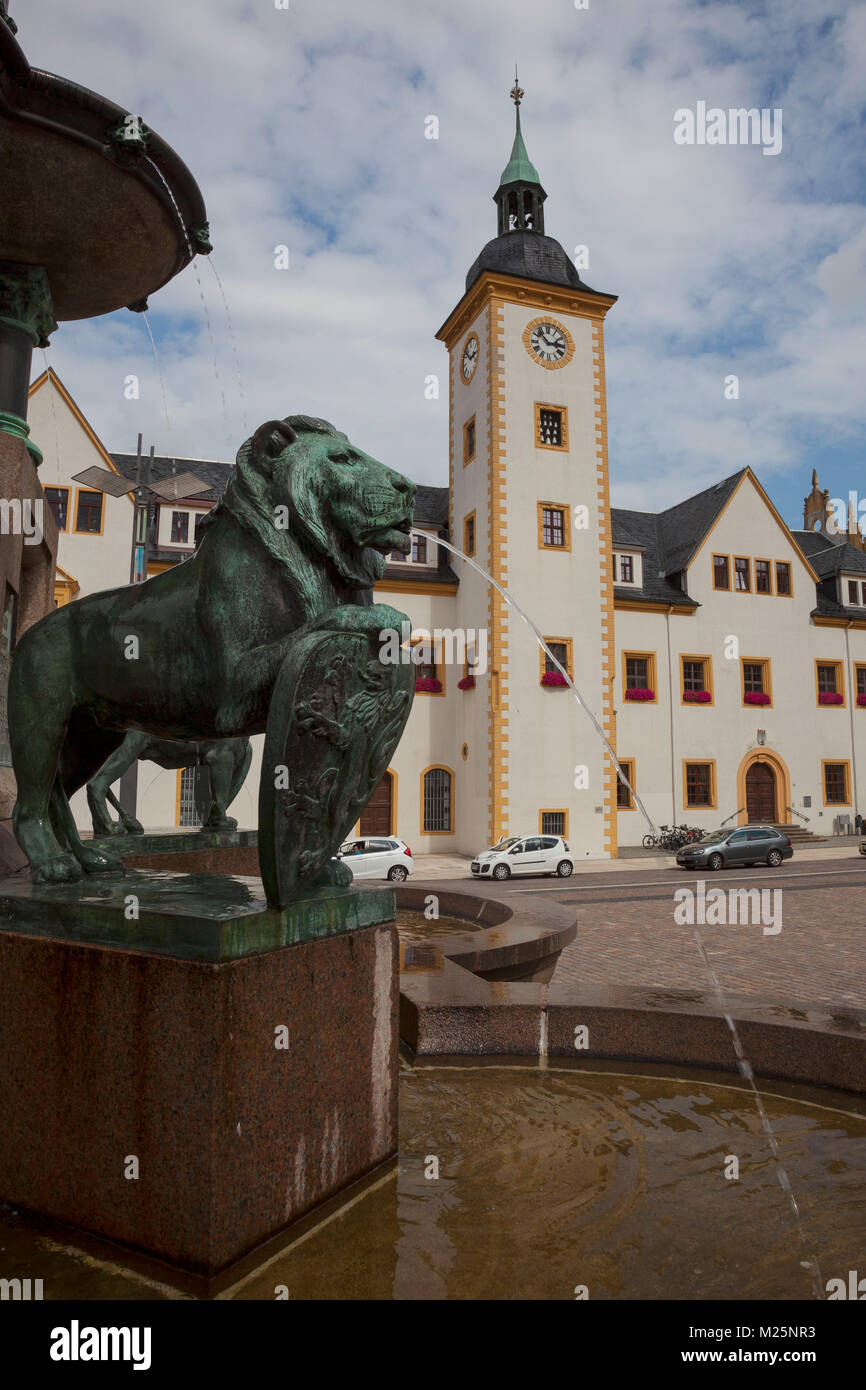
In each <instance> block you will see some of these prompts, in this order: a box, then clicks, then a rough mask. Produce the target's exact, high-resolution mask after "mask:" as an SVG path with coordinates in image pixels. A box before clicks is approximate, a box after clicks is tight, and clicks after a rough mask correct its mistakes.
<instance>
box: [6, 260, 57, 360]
mask: <svg viewBox="0 0 866 1390" xmlns="http://www.w3.org/2000/svg"><path fill="white" fill-rule="evenodd" d="M0 323H5V324H7V325H8V327H10V328H17V329H18V330H19V331H20V332H21V333H26V334H27V336H28V338H29V339H30V341H31V343H32V344H33V346H34V347H40V348H46V347H48V337H49V334H51V333H53V332H54V331H55V330H56V328H57V321H56V319H55V317H54V310H53V306H52V303H51V290H50V288H49V285H48V276H47V275H46V274H45V271H44V269H43V268H42V266H41V265H21V264H19V263H18V262H17V261H0Z"/></svg>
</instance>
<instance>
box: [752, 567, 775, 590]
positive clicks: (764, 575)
mask: <svg viewBox="0 0 866 1390" xmlns="http://www.w3.org/2000/svg"><path fill="white" fill-rule="evenodd" d="M772 592H773V583H772V580H771V578H770V562H769V560H756V561H755V593H756V594H771V593H772Z"/></svg>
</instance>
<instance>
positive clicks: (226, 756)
mask: <svg viewBox="0 0 866 1390" xmlns="http://www.w3.org/2000/svg"><path fill="white" fill-rule="evenodd" d="M139 758H141V759H143V760H144V761H146V762H150V763H156V764H157V766H158V767H166V768H169V767H171V768H181V767H206V768H207V769H208V772H209V773H210V808H209V810H208V814H207V816H206V817H205V819H204V820H203V822H202V828H203V829H204V830H236V829H237V824H238V823H237V821H236V820H235V819H234V817H233V816H228V815H226V809H227V807H229V806H231V804H232V802H233V801H234V799H235V797H236V796H237V794H238V792H239V791H240V789H241V787H242V786H243V784H244V779H245V778H246V775H247V773H248V772H249V770H250V763H251V762H252V759H253V749H252V744H251V743H250V741H249V739H248V738H217V739H200V740H199V742H198V743H181V742H180V741H179V740H178V739H171V738H151V736H150V734H144V733H141V732H139V730H137V729H130V731H129V733H128V734H127V735H126V737H125V738H124V740H123V742H122V743H121V745H120V747H119V748H117V749H115V751H114V752H113V753H111V754H110V755H109V757H107V758H106V760H105V762H104V763H103V764H102V767H101V768H100V769H99V771H98V772H97V773H96V775H95V776H94V777H91V779H90V781H89V782H88V783H87V805H88V806H89V808H90V819H91V822H92V824H93V833H94V835H142V834H143V833H144V826H143V825H142V824H141V822H140V821H138V820H136V818H135V816H131V815H129V813H128V812H127V811H125V810H124V809H123V807H122V806H121V804H120V802H119V801H118V799H117V797H116V796H115V795H114V792H113V791H112V790H111V784H112V782H116V781H117V779H118V777H122V776H123V774H124V773H125V772H126V771H127V769H128V768H130V767H132V764H133V763H134V762H136V761H137V760H138V759H139ZM109 802H110V803H111V805H112V806H113V807H114V809H115V811H116V812H117V814H118V816H119V818H120V819H119V820H116V821H114V820H112V819H111V816H110V815H109V812H108V803H109Z"/></svg>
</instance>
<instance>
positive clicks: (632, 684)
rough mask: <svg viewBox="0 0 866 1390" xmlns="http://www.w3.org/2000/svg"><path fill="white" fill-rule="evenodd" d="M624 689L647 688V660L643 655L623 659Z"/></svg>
mask: <svg viewBox="0 0 866 1390" xmlns="http://www.w3.org/2000/svg"><path fill="white" fill-rule="evenodd" d="M625 688H626V690H647V689H648V688H649V660H648V658H647V657H645V656H628V657H626V661H625Z"/></svg>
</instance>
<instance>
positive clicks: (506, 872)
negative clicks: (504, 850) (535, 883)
mask: <svg viewBox="0 0 866 1390" xmlns="http://www.w3.org/2000/svg"><path fill="white" fill-rule="evenodd" d="M493 877H494V878H496V879H498V880H499V882H500V883H501V882H502V880H503V879H504V878H510V877H511V870H510V869H509V867H508V865H507V864H497V865H496V868H495V869H494V870H493Z"/></svg>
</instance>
